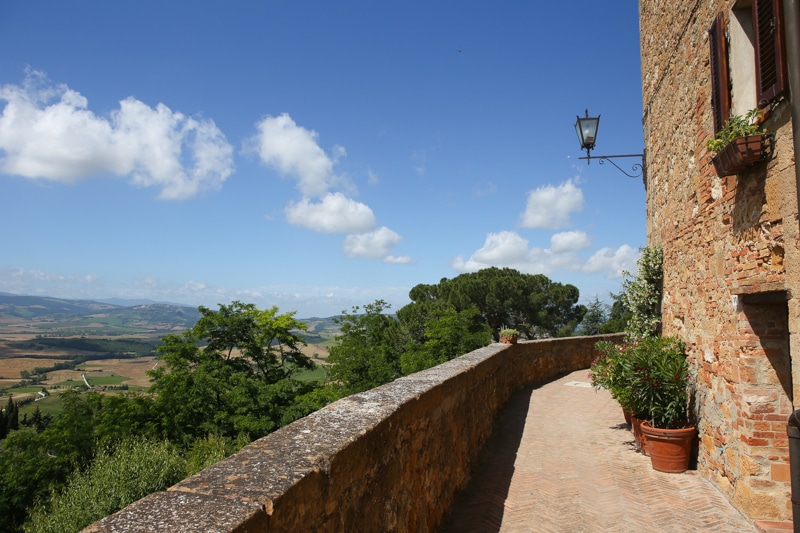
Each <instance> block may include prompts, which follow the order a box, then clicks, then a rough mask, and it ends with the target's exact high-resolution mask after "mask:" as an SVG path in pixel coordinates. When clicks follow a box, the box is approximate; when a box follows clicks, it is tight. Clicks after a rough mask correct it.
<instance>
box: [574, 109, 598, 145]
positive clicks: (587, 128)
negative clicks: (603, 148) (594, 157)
mask: <svg viewBox="0 0 800 533" xmlns="http://www.w3.org/2000/svg"><path fill="white" fill-rule="evenodd" d="M577 119H578V120H577V121H576V122H575V132H576V133H577V134H578V141H579V142H580V143H581V150H586V155H589V152H591V151H592V150H593V149H594V143H595V140H596V139H597V128H598V127H599V126H600V115H597V116H596V117H590V116H589V110H588V109H587V110H586V117H584V118H581V117H577Z"/></svg>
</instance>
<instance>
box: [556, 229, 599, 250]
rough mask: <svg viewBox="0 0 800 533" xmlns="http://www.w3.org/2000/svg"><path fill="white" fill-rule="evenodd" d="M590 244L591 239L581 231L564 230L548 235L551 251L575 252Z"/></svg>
mask: <svg viewBox="0 0 800 533" xmlns="http://www.w3.org/2000/svg"><path fill="white" fill-rule="evenodd" d="M590 245H591V239H589V236H588V235H587V234H586V233H585V232H583V231H564V232H562V233H556V234H554V235H553V236H552V237H550V249H551V250H552V251H553V252H556V253H561V252H576V251H578V250H584V249H586V248H588V247H589V246H590Z"/></svg>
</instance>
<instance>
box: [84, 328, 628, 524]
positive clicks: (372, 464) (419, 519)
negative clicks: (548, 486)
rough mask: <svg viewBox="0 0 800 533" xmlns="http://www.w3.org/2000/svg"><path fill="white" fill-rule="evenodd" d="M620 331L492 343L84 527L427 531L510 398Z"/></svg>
mask: <svg viewBox="0 0 800 533" xmlns="http://www.w3.org/2000/svg"><path fill="white" fill-rule="evenodd" d="M621 338H622V336H621V335H605V336H599V337H571V338H565V339H551V340H541V341H531V342H521V343H519V344H517V345H513V346H511V345H503V344H492V345H490V346H487V347H486V348H482V349H480V350H476V351H474V352H471V353H469V354H466V355H464V356H462V357H459V358H457V359H454V360H452V361H450V362H447V363H445V364H442V365H439V366H437V367H435V368H431V369H429V370H425V371H423V372H418V373H416V374H413V375H411V376H407V377H403V378H400V379H398V380H396V381H394V382H393V383H389V384H386V385H383V386H381V387H378V388H375V389H372V390H369V391H367V392H363V393H360V394H354V395H352V396H348V397H347V398H343V399H341V400H339V401H337V402H335V403H333V404H331V405H329V406H328V407H325V408H324V409H322V410H320V411H317V412H316V413H313V414H311V415H309V416H307V417H305V418H303V419H301V420H298V421H296V422H294V423H292V424H290V425H289V426H286V427H285V428H283V429H281V430H279V431H276V432H275V433H272V434H270V435H267V436H266V437H264V438H261V439H259V440H257V441H255V442H253V443H252V444H250V445H248V446H246V447H245V448H243V449H242V450H241V451H240V452H239V453H237V454H235V455H233V456H231V457H229V458H227V459H225V460H223V461H221V462H219V463H217V464H215V465H213V466H211V467H210V468H208V469H206V470H204V471H202V472H200V473H199V474H197V475H195V476H193V477H191V478H188V479H186V480H184V481H182V482H180V483H178V484H177V485H175V486H173V487H171V488H170V489H169V490H168V491H166V492H160V493H156V494H152V495H150V496H148V497H146V498H143V499H142V500H139V501H138V502H136V503H134V504H132V505H130V506H128V507H127V508H125V509H123V510H122V511H120V512H118V513H116V514H114V515H112V516H110V517H106V518H105V519H103V520H101V521H99V522H97V523H95V524H93V525H92V526H89V527H88V528H86V529H85V530H84V531H87V532H111V531H126V532H144V531H219V532H256V531H258V532H262V531H263V532H266V531H269V532H293V531H317V532H323V531H360V532H361V531H363V532H368V531H376V532H387V531H413V532H426V531H433V530H434V529H435V527H436V526H437V525H438V524H439V522H440V521H441V519H442V516H443V515H444V513H445V511H446V510H447V508H448V506H449V505H450V504H451V503H452V501H453V498H454V496H455V493H456V492H457V491H458V490H459V489H460V488H462V487H463V486H464V484H465V483H466V482H467V481H468V479H469V475H470V469H471V467H472V466H473V464H474V462H475V460H476V459H477V457H478V454H479V453H480V451H481V448H482V446H483V445H484V443H485V442H486V440H487V438H488V437H489V436H490V435H491V432H492V429H493V424H494V420H495V418H496V416H497V414H498V411H499V410H500V409H502V407H503V406H504V404H505V403H506V402H507V401H508V399H509V397H510V396H511V394H512V393H513V392H514V391H515V390H517V389H519V388H521V387H524V386H526V385H530V384H532V383H536V382H539V381H546V380H549V379H552V378H554V377H556V376H559V375H562V374H564V373H567V372H571V371H574V370H579V369H582V368H588V367H589V366H590V364H591V362H592V360H593V359H594V358H595V356H596V355H597V354H596V353H595V350H594V344H595V343H596V342H597V341H598V340H601V339H609V340H612V341H619V340H621Z"/></svg>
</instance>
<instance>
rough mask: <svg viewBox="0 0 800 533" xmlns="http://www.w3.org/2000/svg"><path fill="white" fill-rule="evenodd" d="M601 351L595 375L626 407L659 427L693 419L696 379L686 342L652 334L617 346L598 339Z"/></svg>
mask: <svg viewBox="0 0 800 533" xmlns="http://www.w3.org/2000/svg"><path fill="white" fill-rule="evenodd" d="M596 348H597V349H598V350H599V351H600V352H601V355H600V356H599V357H598V358H597V359H596V360H595V361H594V362H593V363H592V367H591V369H590V371H589V376H590V378H591V381H592V385H594V386H595V387H596V388H603V389H607V390H608V391H609V392H610V393H611V397H612V398H614V399H615V400H617V402H619V404H620V405H621V406H622V408H623V409H626V410H628V411H630V412H631V413H633V414H634V415H635V416H636V417H637V418H641V419H643V420H649V421H650V424H651V425H652V426H653V427H656V428H673V429H674V428H679V427H685V426H686V425H687V423H688V422H689V418H690V416H689V399H690V396H691V379H690V376H689V363H688V362H687V360H686V355H685V345H684V343H683V341H682V340H680V339H678V338H676V337H647V338H644V339H637V340H635V341H633V342H626V343H623V344H621V345H614V344H612V343H610V342H607V341H601V342H598V343H597V344H596Z"/></svg>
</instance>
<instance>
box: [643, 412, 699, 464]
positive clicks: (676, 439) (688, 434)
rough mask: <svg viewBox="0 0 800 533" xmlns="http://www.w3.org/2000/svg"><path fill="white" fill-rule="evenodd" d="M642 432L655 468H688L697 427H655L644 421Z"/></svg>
mask: <svg viewBox="0 0 800 533" xmlns="http://www.w3.org/2000/svg"><path fill="white" fill-rule="evenodd" d="M641 432H642V434H643V435H644V436H645V438H646V439H647V451H648V455H649V456H650V463H651V464H652V465H653V469H655V470H658V471H659V472H675V473H679V472H685V471H686V470H688V468H689V459H690V458H691V456H692V444H694V438H695V435H697V428H695V427H694V426H691V427H688V428H682V429H662V428H654V427H652V426H650V424H649V423H648V422H647V421H644V422H642V424H641Z"/></svg>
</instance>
